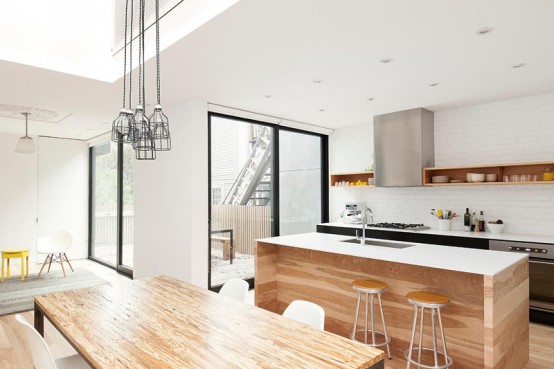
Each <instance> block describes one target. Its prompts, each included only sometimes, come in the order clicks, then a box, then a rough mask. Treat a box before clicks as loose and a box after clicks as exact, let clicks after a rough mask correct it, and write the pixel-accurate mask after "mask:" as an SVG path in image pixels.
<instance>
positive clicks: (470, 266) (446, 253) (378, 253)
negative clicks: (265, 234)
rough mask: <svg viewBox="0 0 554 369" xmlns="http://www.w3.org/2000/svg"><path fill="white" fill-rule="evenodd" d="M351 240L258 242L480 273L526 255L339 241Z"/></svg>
mask: <svg viewBox="0 0 554 369" xmlns="http://www.w3.org/2000/svg"><path fill="white" fill-rule="evenodd" d="M351 239H352V237H350V236H342V235H335V234H328V233H316V232H313V233H301V234H295V235H289V236H280V237H270V238H263V239H259V240H257V241H258V242H264V243H271V244H275V245H279V246H288V247H296V248H300V249H307V250H316V251H322V252H328V253H333V254H339V255H349V256H355V257H362V258H368V259H376V260H383V261H390V262H395V263H403V264H410V265H418V266H424V267H430V268H438V269H446V270H453V271H458V272H466V273H474V274H482V275H495V274H497V273H499V272H501V271H502V270H504V269H506V268H508V267H509V266H511V265H513V264H515V263H517V262H519V261H521V260H523V259H527V258H528V256H527V254H517V253H510V252H502V251H492V250H478V249H470V248H462V247H450V246H440V245H428V244H421V243H414V242H400V241H390V240H381V239H374V238H366V241H369V242H371V241H378V242H390V243H399V244H408V245H413V246H410V247H407V248H403V249H399V248H390V247H382V246H367V245H366V246H362V245H360V244H355V243H349V242H341V241H345V240H351Z"/></svg>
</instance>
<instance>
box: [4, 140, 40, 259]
mask: <svg viewBox="0 0 554 369" xmlns="http://www.w3.org/2000/svg"><path fill="white" fill-rule="evenodd" d="M19 137H20V135H6V134H4V135H0V173H1V177H0V248H2V249H15V248H29V249H30V250H31V255H30V260H35V259H36V256H35V255H36V254H35V252H34V250H35V248H34V246H35V242H36V234H37V223H36V218H37V170H38V156H37V155H34V154H31V155H26V154H18V153H15V152H14V150H15V146H16V145H17V140H18V139H19ZM33 138H34V139H35V140H36V137H33Z"/></svg>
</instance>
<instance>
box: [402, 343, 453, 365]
mask: <svg viewBox="0 0 554 369" xmlns="http://www.w3.org/2000/svg"><path fill="white" fill-rule="evenodd" d="M409 351H410V350H404V357H405V358H406V360H408V361H409V362H410V363H412V364H414V365H417V366H418V367H422V368H425V369H446V368H450V367H451V366H452V364H453V363H454V362H453V361H452V358H451V357H450V356H448V357H447V364H443V365H437V366H435V365H427V364H422V363H418V362H417V361H415V360H414V359H412V358H410V357H408V353H409ZM418 351H419V347H414V348H413V349H412V356H414V353H416V352H418ZM421 351H430V352H433V351H434V350H433V349H432V348H431V347H422V348H421ZM437 355H438V356H439V360H438V361H439V362H443V363H444V353H443V352H440V351H437Z"/></svg>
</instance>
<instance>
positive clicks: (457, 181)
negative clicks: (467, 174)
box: [450, 179, 466, 183]
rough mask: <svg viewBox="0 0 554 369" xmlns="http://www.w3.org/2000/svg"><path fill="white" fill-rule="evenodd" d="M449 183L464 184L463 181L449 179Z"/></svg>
mask: <svg viewBox="0 0 554 369" xmlns="http://www.w3.org/2000/svg"><path fill="white" fill-rule="evenodd" d="M450 183H466V181H465V180H463V179H451V180H450Z"/></svg>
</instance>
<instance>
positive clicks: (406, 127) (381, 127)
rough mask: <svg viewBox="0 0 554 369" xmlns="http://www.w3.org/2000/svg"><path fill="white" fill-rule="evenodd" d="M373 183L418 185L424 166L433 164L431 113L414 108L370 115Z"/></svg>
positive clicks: (384, 185) (382, 185)
mask: <svg viewBox="0 0 554 369" xmlns="http://www.w3.org/2000/svg"><path fill="white" fill-rule="evenodd" d="M373 140H374V148H375V185H376V186H377V187H414V186H421V185H422V176H423V170H422V169H423V168H424V167H433V166H434V165H435V149H434V148H435V142H434V141H435V140H434V113H433V112H432V111H430V110H426V109H422V108H418V109H411V110H404V111H400V112H396V113H390V114H383V115H376V116H374V117H373Z"/></svg>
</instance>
